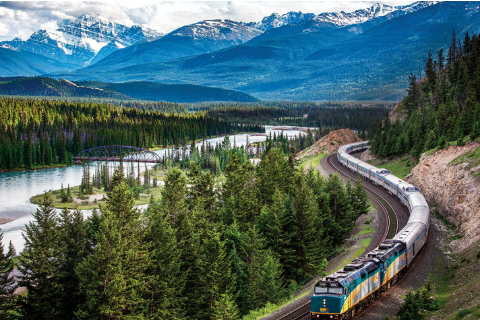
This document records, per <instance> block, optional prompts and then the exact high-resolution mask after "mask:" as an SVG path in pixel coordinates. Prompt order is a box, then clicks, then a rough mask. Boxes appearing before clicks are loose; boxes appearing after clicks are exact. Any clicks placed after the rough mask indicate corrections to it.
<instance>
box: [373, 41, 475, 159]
mask: <svg viewBox="0 0 480 320" xmlns="http://www.w3.org/2000/svg"><path fill="white" fill-rule="evenodd" d="M424 75H425V77H423V78H422V77H418V76H416V75H415V74H413V73H411V74H410V77H409V79H410V83H409V87H408V95H407V97H406V98H405V99H404V100H403V101H402V103H401V104H400V106H399V108H400V110H399V111H402V112H403V113H404V114H406V117H407V119H406V121H405V122H401V121H395V122H393V123H392V121H391V120H390V118H389V117H385V119H383V120H382V121H379V122H377V123H376V124H375V125H374V126H373V128H372V130H371V138H372V143H371V148H372V151H373V152H375V153H377V154H380V155H381V156H384V157H385V156H391V155H398V154H402V153H406V152H409V151H413V153H414V155H415V156H416V157H417V158H419V157H420V155H421V154H422V153H423V152H425V151H428V150H431V149H434V148H436V147H438V148H442V147H444V146H445V145H446V144H447V143H456V144H458V145H462V144H464V143H465V142H466V141H467V140H468V139H471V140H473V139H474V138H475V137H478V136H480V89H479V88H480V39H479V36H478V35H477V34H473V35H472V36H471V37H470V35H469V34H468V32H467V33H466V34H465V37H464V39H463V40H461V39H458V38H457V37H456V35H455V32H453V36H452V40H451V45H450V47H449V48H448V51H447V52H446V53H445V52H444V50H443V49H440V50H439V51H438V52H437V54H436V56H435V54H434V53H432V52H431V51H429V52H428V56H427V60H426V64H425V72H424Z"/></svg>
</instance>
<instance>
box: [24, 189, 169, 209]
mask: <svg viewBox="0 0 480 320" xmlns="http://www.w3.org/2000/svg"><path fill="white" fill-rule="evenodd" d="M79 188H80V187H79V186H75V187H70V190H71V193H72V197H74V198H77V197H78V193H79ZM162 189H163V186H158V188H150V189H148V190H145V191H142V194H145V195H144V196H140V198H139V199H135V206H140V205H145V204H148V203H149V202H150V197H151V196H152V195H153V197H154V198H156V199H159V198H160V196H161V192H162ZM65 191H66V190H65ZM49 192H50V194H52V195H53V198H54V200H53V206H54V207H55V208H57V209H64V208H65V207H67V208H68V209H75V208H76V206H77V203H75V202H62V200H61V198H60V190H50V191H49ZM102 193H105V192H104V191H103V189H97V188H93V194H102ZM42 197H43V193H42V194H39V195H36V196H33V197H31V198H30V202H31V203H34V204H39V203H40V202H41V200H42ZM104 197H105V196H104ZM105 202H106V201H105V200H97V202H84V201H81V202H80V203H78V209H80V210H93V209H98V208H100V205H101V204H104V203H105Z"/></svg>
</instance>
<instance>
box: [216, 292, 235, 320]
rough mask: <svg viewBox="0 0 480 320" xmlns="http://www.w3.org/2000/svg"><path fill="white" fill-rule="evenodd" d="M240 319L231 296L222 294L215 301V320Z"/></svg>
mask: <svg viewBox="0 0 480 320" xmlns="http://www.w3.org/2000/svg"><path fill="white" fill-rule="evenodd" d="M238 317H239V314H238V309H237V306H236V304H235V300H234V299H233V297H232V295H231V294H227V293H224V294H221V295H220V298H219V299H218V300H217V301H215V306H214V309H213V316H212V318H211V319H213V320H237V319H238Z"/></svg>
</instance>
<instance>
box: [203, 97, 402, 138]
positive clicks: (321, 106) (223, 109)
mask: <svg viewBox="0 0 480 320" xmlns="http://www.w3.org/2000/svg"><path fill="white" fill-rule="evenodd" d="M392 106H393V105H392V104H388V103H387V104H358V103H348V104H347V103H331V102H328V103H314V102H275V103H268V102H263V103H259V104H251V105H249V104H242V105H228V104H224V105H217V106H216V107H215V106H214V107H209V108H208V109H207V114H208V115H209V116H211V117H214V118H218V119H222V120H226V121H232V122H238V123H256V124H259V123H261V124H273V125H278V124H282V125H298V126H308V127H317V128H318V127H322V128H335V127H338V128H350V129H356V130H365V131H368V130H370V128H371V126H372V124H373V123H374V122H376V121H378V120H380V119H382V118H383V117H385V115H386V114H387V113H388V111H390V110H391V107H392Z"/></svg>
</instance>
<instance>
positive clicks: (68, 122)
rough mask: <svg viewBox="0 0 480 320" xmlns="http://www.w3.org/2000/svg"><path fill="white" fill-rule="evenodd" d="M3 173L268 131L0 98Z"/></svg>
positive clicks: (195, 117) (97, 106)
mask: <svg viewBox="0 0 480 320" xmlns="http://www.w3.org/2000/svg"><path fill="white" fill-rule="evenodd" d="M0 126H1V130H0V145H1V146H2V148H1V150H0V169H6V170H10V169H14V168H21V167H24V168H32V167H35V166H39V165H46V166H50V165H54V164H71V163H72V159H73V157H74V156H76V155H77V154H78V152H80V151H82V150H85V149H89V148H92V147H97V146H103V145H128V146H134V147H141V148H154V147H166V146H182V145H185V144H187V143H189V142H190V141H192V140H199V139H202V138H207V137H212V136H216V135H222V134H227V133H235V132H263V127H262V126H259V125H249V124H233V123H231V122H226V121H221V120H217V119H215V118H211V117H207V116H206V115H205V114H204V113H201V112H200V113H194V114H165V113H162V112H159V111H155V110H140V109H137V108H127V107H116V106H112V105H108V104H101V103H86V102H59V101H48V100H37V99H28V100H27V99H13V98H0Z"/></svg>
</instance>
